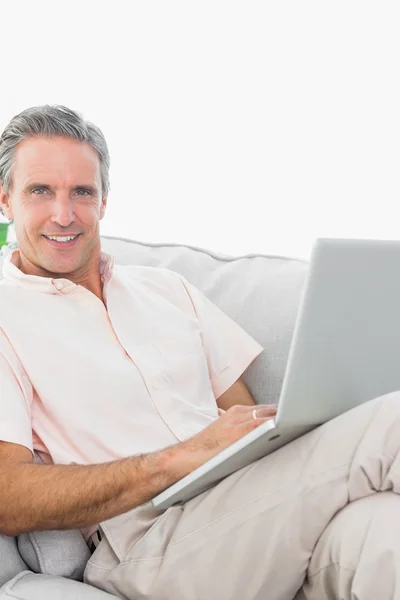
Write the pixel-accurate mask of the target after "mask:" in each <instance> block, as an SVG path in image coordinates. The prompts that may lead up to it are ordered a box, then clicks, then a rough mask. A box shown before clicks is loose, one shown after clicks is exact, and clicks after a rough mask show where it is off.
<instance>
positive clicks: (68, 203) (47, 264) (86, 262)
mask: <svg viewBox="0 0 400 600" xmlns="http://www.w3.org/2000/svg"><path fill="white" fill-rule="evenodd" d="M77 182H79V183H77ZM102 189H103V185H102V173H101V168H100V161H99V155H98V153H97V152H96V150H95V149H94V148H93V147H92V146H91V145H90V144H89V143H87V142H80V141H79V140H76V139H70V138H64V137H60V136H58V137H51V138H50V137H49V138H46V137H34V138H28V139H25V140H24V141H22V142H20V143H19V145H18V151H17V152H16V153H15V158H14V165H13V187H12V190H10V192H11V193H10V194H9V198H8V197H7V196H6V194H5V192H4V190H3V194H2V199H1V203H2V204H3V205H4V210H5V211H6V213H7V214H8V215H9V216H10V218H13V219H14V221H15V232H16V237H17V240H18V243H19V249H20V252H19V253H18V259H19V264H18V266H19V268H20V269H21V271H23V272H24V273H26V274H29V275H38V276H40V277H54V278H57V277H60V276H62V277H66V278H68V279H70V280H71V281H73V282H74V283H76V284H79V285H82V286H84V287H85V288H87V289H88V290H90V291H91V292H93V293H94V294H95V295H96V296H97V297H98V298H100V299H101V300H102V288H101V282H100V279H99V274H98V265H99V260H100V244H99V221H100V220H101V219H103V217H104V214H105V209H106V204H107V197H106V196H102Z"/></svg>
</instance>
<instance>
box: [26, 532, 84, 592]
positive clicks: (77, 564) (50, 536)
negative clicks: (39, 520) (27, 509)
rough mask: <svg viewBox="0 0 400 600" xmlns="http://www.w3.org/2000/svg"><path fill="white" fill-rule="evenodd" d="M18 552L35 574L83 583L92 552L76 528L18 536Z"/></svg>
mask: <svg viewBox="0 0 400 600" xmlns="http://www.w3.org/2000/svg"><path fill="white" fill-rule="evenodd" d="M18 550H19V552H20V555H21V557H22V558H23V560H24V561H25V563H26V564H27V566H28V567H29V568H30V569H31V570H32V571H33V572H34V573H43V574H47V575H59V576H61V577H68V578H69V579H76V580H77V581H82V580H83V572H84V570H85V566H86V563H87V561H88V560H89V558H90V556H91V553H90V550H89V548H88V545H87V543H86V542H85V540H84V538H83V536H82V534H81V532H80V531H79V529H68V530H65V531H62V530H55V531H50V530H48V531H35V532H30V533H22V534H21V535H19V536H18Z"/></svg>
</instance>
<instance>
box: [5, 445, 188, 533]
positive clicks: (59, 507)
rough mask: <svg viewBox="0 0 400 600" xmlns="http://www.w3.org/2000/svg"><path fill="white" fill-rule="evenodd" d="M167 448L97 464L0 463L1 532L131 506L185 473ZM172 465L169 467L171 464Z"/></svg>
mask: <svg viewBox="0 0 400 600" xmlns="http://www.w3.org/2000/svg"><path fill="white" fill-rule="evenodd" d="M177 452H179V448H178V447H177V446H172V447H171V448H168V449H166V450H164V451H162V452H155V453H152V454H145V455H142V456H133V457H127V458H124V459H121V460H117V461H113V462H108V463H104V464H97V465H82V466H81V465H37V464H27V463H16V462H8V461H7V462H6V461H4V462H2V464H1V468H0V478H1V486H0V531H1V532H3V533H5V534H6V535H18V534H20V533H23V532H28V531H39V530H45V529H74V528H80V527H86V526H88V525H93V524H95V523H99V522H101V521H104V520H106V519H109V518H111V517H114V516H116V515H118V514H122V513H124V512H126V511H128V510H130V509H132V508H134V507H135V506H139V505H140V504H143V503H144V502H147V501H148V500H150V499H151V498H152V497H154V496H156V495H157V494H158V493H160V492H161V491H163V490H164V489H166V488H167V487H169V486H170V485H172V483H174V482H175V481H177V480H178V479H180V477H183V476H184V475H186V474H187V469H186V470H185V469H184V467H183V469H181V468H180V467H179V462H180V461H179V460H176V459H174V455H175V454H176V453H177ZM170 465H171V467H170Z"/></svg>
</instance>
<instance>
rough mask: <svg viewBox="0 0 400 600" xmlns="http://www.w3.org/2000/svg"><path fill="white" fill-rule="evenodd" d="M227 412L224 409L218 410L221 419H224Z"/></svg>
mask: <svg viewBox="0 0 400 600" xmlns="http://www.w3.org/2000/svg"><path fill="white" fill-rule="evenodd" d="M225 412H226V411H225V410H224V409H223V408H219V409H218V414H219V416H220V417H222V415H224V414H225Z"/></svg>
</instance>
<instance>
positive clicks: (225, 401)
mask: <svg viewBox="0 0 400 600" xmlns="http://www.w3.org/2000/svg"><path fill="white" fill-rule="evenodd" d="M236 404H242V405H243V406H255V404H256V403H255V401H254V398H253V396H252V395H251V394H250V392H249V390H248V388H247V386H246V384H245V382H244V377H243V375H242V376H241V377H239V379H238V380H237V381H235V383H234V384H233V385H232V386H231V387H230V388H229V389H228V390H226V392H224V393H223V394H221V396H219V398H217V405H218V407H219V408H222V410H228V408H231V406H235V405H236Z"/></svg>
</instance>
